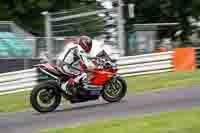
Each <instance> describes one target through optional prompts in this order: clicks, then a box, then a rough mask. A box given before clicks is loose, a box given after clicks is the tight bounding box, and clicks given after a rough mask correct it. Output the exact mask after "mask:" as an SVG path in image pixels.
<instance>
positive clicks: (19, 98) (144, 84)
mask: <svg viewBox="0 0 200 133" xmlns="http://www.w3.org/2000/svg"><path fill="white" fill-rule="evenodd" d="M126 80H127V83H128V88H129V93H134V92H143V91H150V90H158V89H161V88H177V87H189V86H193V85H200V70H198V71H194V72H176V73H172V72H170V73H162V74H153V75H146V76H137V77H129V78H126ZM27 109H31V106H30V105H29V92H23V93H17V94H10V95H5V96H0V112H16V111H24V110H27Z"/></svg>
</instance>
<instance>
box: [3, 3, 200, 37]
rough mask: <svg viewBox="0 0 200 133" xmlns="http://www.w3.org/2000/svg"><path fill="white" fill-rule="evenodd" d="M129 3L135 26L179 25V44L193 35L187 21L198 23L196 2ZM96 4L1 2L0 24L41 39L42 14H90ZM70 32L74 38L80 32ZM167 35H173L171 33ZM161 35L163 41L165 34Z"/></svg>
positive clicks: (199, 7) (171, 31) (198, 9)
mask: <svg viewBox="0 0 200 133" xmlns="http://www.w3.org/2000/svg"><path fill="white" fill-rule="evenodd" d="M128 2H133V3H135V4H136V19H135V20H136V23H156V22H179V23H180V24H181V25H180V27H179V28H180V30H183V34H182V35H181V39H182V40H187V37H188V35H190V34H191V31H192V27H191V25H190V23H189V20H188V18H189V17H191V16H192V17H194V18H196V19H198V18H199V15H200V1H199V0H143V1H141V0H129V1H128ZM84 3H85V5H84ZM95 3H96V1H95V0H26V1H24V0H9V1H7V0H2V1H0V12H1V14H0V20H13V21H15V22H16V23H18V24H19V25H21V26H22V27H24V28H25V29H26V30H28V31H30V32H32V33H36V34H38V35H42V34H43V33H44V32H43V29H44V28H43V17H42V15H41V12H42V11H62V10H68V9H72V8H80V7H82V6H86V7H88V8H85V9H83V10H80V11H79V12H83V11H90V10H91V9H97V6H95ZM92 4H93V6H91V5H92ZM30 20H31V21H30ZM135 20H133V22H135ZM88 25H89V26H90V25H91V23H89V24H88ZM95 25H96V24H94V26H95ZM94 26H93V25H92V26H90V27H94ZM97 29H98V30H99V29H101V28H97ZM95 30H96V28H95ZM95 30H93V31H95ZM89 31H90V30H89ZM73 32H74V33H75V34H77V33H78V32H79V31H73ZM84 32H87V30H86V31H84ZM168 33H170V35H171V34H173V33H174V30H173V29H172V30H170V32H168ZM160 34H161V37H162V35H163V34H165V33H160ZM170 35H169V36H170Z"/></svg>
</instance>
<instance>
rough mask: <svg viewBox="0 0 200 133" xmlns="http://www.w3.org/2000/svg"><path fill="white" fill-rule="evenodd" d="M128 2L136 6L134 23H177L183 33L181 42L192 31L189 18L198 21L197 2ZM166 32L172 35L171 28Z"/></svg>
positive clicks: (134, 0)
mask: <svg viewBox="0 0 200 133" xmlns="http://www.w3.org/2000/svg"><path fill="white" fill-rule="evenodd" d="M130 2H134V3H135V4H136V9H135V14H136V18H135V20H134V22H136V23H162V22H178V23H180V26H179V27H178V28H180V30H182V31H183V32H182V34H181V36H180V37H181V40H182V41H187V40H188V36H189V35H190V34H191V31H192V29H193V27H192V26H191V23H190V22H189V18H190V17H193V18H195V19H196V20H198V19H199V15H200V1H199V0H184V1H183V0H143V1H141V0H130ZM176 28H177V27H176ZM167 30H168V31H169V32H171V33H174V29H173V28H172V30H170V29H166V31H167ZM163 31H164V30H163ZM169 32H168V33H169ZM161 33H162V31H161ZM162 34H163V33H162Z"/></svg>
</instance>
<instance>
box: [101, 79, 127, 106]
mask: <svg viewBox="0 0 200 133" xmlns="http://www.w3.org/2000/svg"><path fill="white" fill-rule="evenodd" d="M126 92H127V84H126V81H125V80H124V79H122V78H121V77H115V78H114V79H112V80H111V81H109V82H108V83H107V84H106V85H105V86H104V89H103V93H102V97H103V99H104V100H106V101H108V102H119V101H120V100H121V99H122V98H123V97H124V96H125V95H126Z"/></svg>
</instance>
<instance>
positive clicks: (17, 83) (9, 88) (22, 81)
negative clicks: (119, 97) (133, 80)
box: [0, 51, 173, 95]
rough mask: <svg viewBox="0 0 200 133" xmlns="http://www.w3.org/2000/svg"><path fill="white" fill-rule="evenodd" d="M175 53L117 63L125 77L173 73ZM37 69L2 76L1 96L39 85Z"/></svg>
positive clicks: (123, 59) (0, 81)
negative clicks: (173, 55) (172, 61)
mask: <svg viewBox="0 0 200 133" xmlns="http://www.w3.org/2000/svg"><path fill="white" fill-rule="evenodd" d="M172 53H173V52H171V51H170V52H163V53H155V54H146V55H138V56H129V57H121V58H119V60H118V61H117V64H118V65H119V74H120V75H121V76H123V77H127V76H136V75H143V74H150V73H161V72H167V71H172V69H173V66H172V63H171V60H172ZM37 78H38V74H37V72H36V69H28V70H22V71H17V72H10V73H4V74H0V95H4V94H9V93H15V92H19V91H24V90H28V89H27V88H30V89H31V88H32V87H33V86H35V85H36V84H37Z"/></svg>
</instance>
